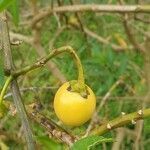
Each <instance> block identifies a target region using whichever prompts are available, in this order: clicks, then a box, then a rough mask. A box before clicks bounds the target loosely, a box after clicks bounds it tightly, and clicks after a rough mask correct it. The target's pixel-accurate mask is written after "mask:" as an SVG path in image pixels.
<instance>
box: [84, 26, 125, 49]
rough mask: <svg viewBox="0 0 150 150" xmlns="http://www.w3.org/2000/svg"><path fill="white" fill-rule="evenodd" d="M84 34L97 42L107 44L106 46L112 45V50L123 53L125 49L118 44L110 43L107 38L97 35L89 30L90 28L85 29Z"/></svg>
mask: <svg viewBox="0 0 150 150" xmlns="http://www.w3.org/2000/svg"><path fill="white" fill-rule="evenodd" d="M84 32H85V33H86V34H87V35H88V36H90V37H92V38H94V39H96V40H97V41H99V42H100V43H103V44H106V45H110V46H111V47H112V49H114V50H115V51H123V50H124V48H123V47H121V46H119V45H116V44H113V43H110V42H109V41H108V40H106V39H105V38H103V37H101V36H100V35H98V34H96V33H95V32H93V31H91V30H89V29H88V28H85V27H84Z"/></svg>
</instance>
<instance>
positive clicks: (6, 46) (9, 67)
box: [0, 13, 35, 150]
mask: <svg viewBox="0 0 150 150" xmlns="http://www.w3.org/2000/svg"><path fill="white" fill-rule="evenodd" d="M0 26H1V30H2V37H3V53H4V64H5V70H6V71H7V72H6V73H7V74H11V72H12V71H14V64H13V59H12V54H11V46H10V37H9V31H8V24H7V18H6V15H5V13H2V18H1V20H0ZM11 91H12V95H13V100H14V103H15V106H16V108H17V111H18V114H19V116H20V119H21V122H22V125H23V127H24V134H25V138H26V142H27V147H28V149H29V150H34V149H35V147H34V141H33V137H32V131H31V128H30V124H29V121H28V117H27V114H26V110H25V107H24V104H23V103H22V98H21V94H20V92H19V87H18V84H17V79H13V81H12V83H11Z"/></svg>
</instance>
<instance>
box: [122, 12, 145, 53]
mask: <svg viewBox="0 0 150 150" xmlns="http://www.w3.org/2000/svg"><path fill="white" fill-rule="evenodd" d="M123 26H124V29H125V32H126V34H127V36H128V39H129V41H130V43H131V44H132V45H133V46H134V47H135V49H136V50H139V51H141V52H144V51H145V49H144V48H143V47H142V46H141V45H140V44H139V43H138V41H136V38H135V37H136V36H135V35H134V33H133V31H132V29H131V27H130V26H129V23H128V15H127V14H125V15H124V18H123Z"/></svg>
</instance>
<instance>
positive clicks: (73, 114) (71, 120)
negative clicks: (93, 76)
mask: <svg viewBox="0 0 150 150" xmlns="http://www.w3.org/2000/svg"><path fill="white" fill-rule="evenodd" d="M69 86H70V84H69V82H66V83H64V84H63V85H62V86H61V87H60V88H59V89H58V91H57V92H56V95H55V98H54V110H55V113H56V115H57V117H58V118H59V119H60V120H61V121H62V122H63V123H64V124H65V125H69V126H80V125H82V124H84V123H85V122H87V121H88V120H89V119H90V118H91V116H92V114H93V112H94V110H95V106H96V97H95V94H94V93H93V91H92V90H91V89H90V88H89V87H88V86H86V87H87V91H88V96H87V98H83V97H82V96H81V95H80V94H79V93H77V92H71V91H69V90H68V88H69Z"/></svg>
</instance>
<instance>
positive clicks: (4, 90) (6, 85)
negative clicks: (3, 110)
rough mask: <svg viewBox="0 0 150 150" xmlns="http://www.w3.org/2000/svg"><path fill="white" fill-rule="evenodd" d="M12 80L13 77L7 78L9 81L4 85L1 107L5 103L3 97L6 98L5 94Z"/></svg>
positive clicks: (0, 95)
mask: <svg viewBox="0 0 150 150" xmlns="http://www.w3.org/2000/svg"><path fill="white" fill-rule="evenodd" d="M12 79H13V77H12V76H9V77H8V78H7V80H6V82H5V84H4V86H3V89H2V91H1V93H0V105H1V104H2V102H3V97H4V95H5V93H6V91H7V88H8V86H9V84H10V82H11V81H12Z"/></svg>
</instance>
